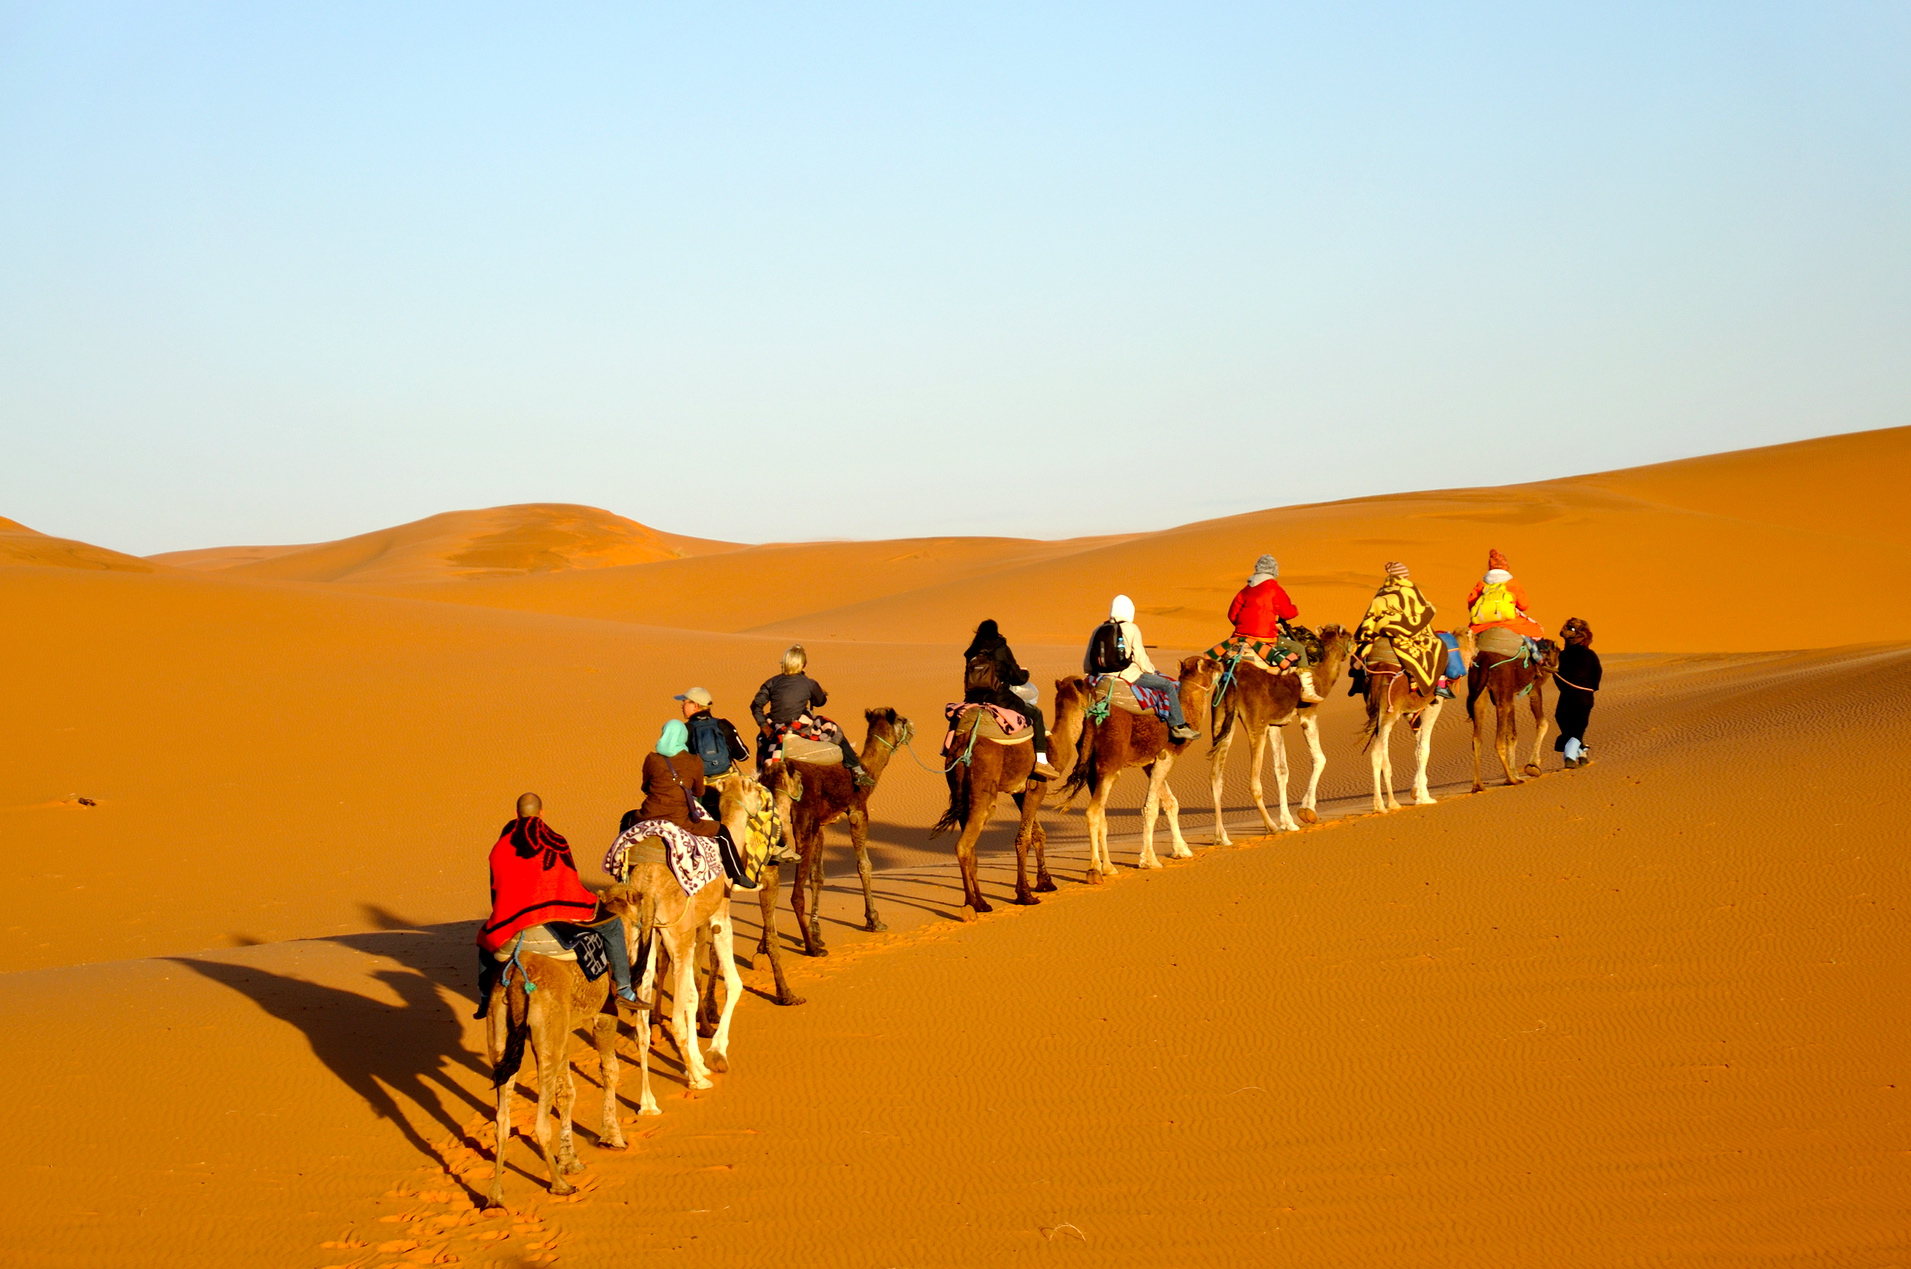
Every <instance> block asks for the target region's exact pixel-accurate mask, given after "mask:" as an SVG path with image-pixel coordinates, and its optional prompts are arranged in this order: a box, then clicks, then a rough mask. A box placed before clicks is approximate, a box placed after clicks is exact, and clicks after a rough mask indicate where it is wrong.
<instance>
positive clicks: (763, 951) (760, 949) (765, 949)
mask: <svg viewBox="0 0 1911 1269" xmlns="http://www.w3.org/2000/svg"><path fill="white" fill-rule="evenodd" d="M756 954H757V955H758V956H768V955H769V954H770V940H769V937H768V936H767V935H766V936H765V937H763V938H760V939H758V940H757V941H756Z"/></svg>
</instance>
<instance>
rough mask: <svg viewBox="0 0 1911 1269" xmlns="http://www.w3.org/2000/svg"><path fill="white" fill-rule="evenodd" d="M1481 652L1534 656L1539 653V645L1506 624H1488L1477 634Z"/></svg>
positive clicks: (1506, 655) (1497, 654)
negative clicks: (1509, 628)
mask: <svg viewBox="0 0 1911 1269" xmlns="http://www.w3.org/2000/svg"><path fill="white" fill-rule="evenodd" d="M1477 642H1478V646H1479V649H1480V651H1481V652H1490V653H1492V654H1493V655H1494V656H1495V657H1498V658H1507V657H1517V656H1521V655H1524V656H1527V657H1529V658H1530V657H1533V656H1535V655H1537V653H1538V648H1539V645H1538V644H1537V643H1535V642H1534V641H1533V640H1532V639H1530V638H1528V637H1527V636H1525V635H1523V634H1521V633H1520V632H1519V631H1517V630H1508V629H1507V628H1506V627H1505V626H1488V627H1487V628H1486V629H1484V630H1482V631H1480V633H1479V635H1478V636H1477Z"/></svg>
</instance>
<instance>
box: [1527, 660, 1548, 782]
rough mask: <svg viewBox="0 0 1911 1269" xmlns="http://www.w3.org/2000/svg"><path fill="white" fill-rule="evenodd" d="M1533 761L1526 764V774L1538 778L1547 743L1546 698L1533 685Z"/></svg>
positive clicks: (1537, 686)
mask: <svg viewBox="0 0 1911 1269" xmlns="http://www.w3.org/2000/svg"><path fill="white" fill-rule="evenodd" d="M1532 702H1533V733H1534V734H1533V760H1532V761H1531V762H1529V763H1527V764H1526V774H1527V775H1529V776H1536V775H1538V774H1539V773H1540V766H1539V758H1540V752H1541V749H1540V746H1542V745H1543V744H1545V743H1546V732H1547V730H1548V728H1547V725H1546V697H1545V694H1544V693H1543V692H1542V691H1541V689H1540V686H1539V685H1538V684H1537V683H1535V684H1534V685H1533V696H1532Z"/></svg>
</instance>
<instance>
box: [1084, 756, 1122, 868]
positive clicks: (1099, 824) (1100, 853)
mask: <svg viewBox="0 0 1911 1269" xmlns="http://www.w3.org/2000/svg"><path fill="white" fill-rule="evenodd" d="M1114 788H1115V782H1114V781H1113V780H1099V781H1097V782H1096V785H1095V788H1094V791H1093V792H1091V793H1090V794H1089V795H1088V809H1087V810H1086V811H1085V812H1083V818H1084V819H1086V820H1087V821H1088V879H1089V880H1090V881H1100V880H1101V879H1102V878H1103V877H1112V876H1114V875H1115V865H1114V863H1113V861H1112V860H1110V859H1109V857H1108V795H1109V794H1110V793H1111V792H1113V791H1114Z"/></svg>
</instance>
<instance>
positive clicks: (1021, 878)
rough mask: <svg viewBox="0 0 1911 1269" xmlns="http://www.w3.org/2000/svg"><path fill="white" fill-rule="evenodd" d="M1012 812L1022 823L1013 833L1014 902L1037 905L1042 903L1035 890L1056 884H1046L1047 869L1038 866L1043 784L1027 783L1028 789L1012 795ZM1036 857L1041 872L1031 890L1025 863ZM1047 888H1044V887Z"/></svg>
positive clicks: (1039, 859) (1047, 881)
mask: <svg viewBox="0 0 1911 1269" xmlns="http://www.w3.org/2000/svg"><path fill="white" fill-rule="evenodd" d="M1015 809H1016V810H1018V811H1020V812H1021V813H1022V822H1021V823H1020V824H1019V825H1017V826H1016V829H1015V901H1016V902H1017V903H1021V904H1036V903H1040V902H1041V900H1040V899H1037V898H1036V897H1035V891H1036V890H1053V889H1054V888H1055V883H1054V882H1053V881H1051V880H1049V875H1048V867H1047V865H1046V864H1043V863H1041V862H1040V861H1041V855H1040V851H1041V849H1042V839H1041V836H1040V834H1041V824H1040V823H1039V816H1040V815H1041V813H1042V784H1041V782H1040V781H1030V782H1029V785H1028V787H1027V788H1025V789H1024V790H1022V792H1020V793H1018V794H1016V795H1015ZM1031 853H1035V855H1036V860H1037V866H1038V868H1039V869H1040V871H1039V872H1038V873H1037V875H1036V884H1035V887H1034V889H1031V888H1030V887H1029V883H1028V859H1029V855H1030V854H1031ZM1044 882H1046V883H1047V884H1046V885H1044V884H1043V883H1044Z"/></svg>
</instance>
